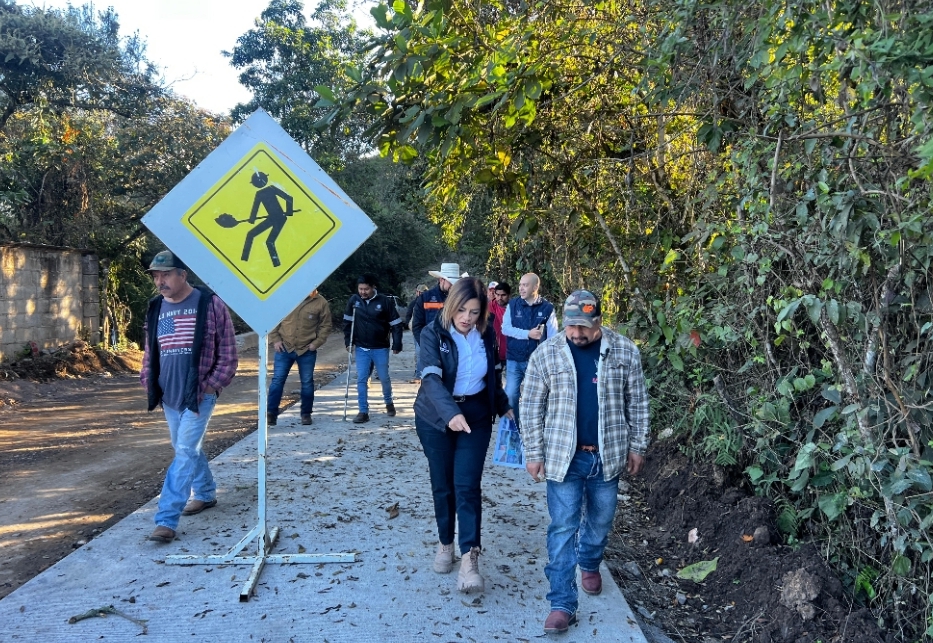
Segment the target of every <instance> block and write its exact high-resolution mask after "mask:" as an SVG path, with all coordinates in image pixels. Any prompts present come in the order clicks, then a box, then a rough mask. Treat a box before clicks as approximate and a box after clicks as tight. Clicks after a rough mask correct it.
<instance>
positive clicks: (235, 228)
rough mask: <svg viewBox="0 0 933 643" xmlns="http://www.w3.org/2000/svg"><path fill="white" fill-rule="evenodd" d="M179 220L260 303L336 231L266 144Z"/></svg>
mask: <svg viewBox="0 0 933 643" xmlns="http://www.w3.org/2000/svg"><path fill="white" fill-rule="evenodd" d="M183 222H184V224H185V226H187V227H188V228H189V229H190V230H191V231H192V232H193V233H194V234H195V235H197V236H198V237H199V238H200V239H201V240H202V241H203V242H204V245H205V246H207V247H208V248H209V249H210V250H211V252H213V253H214V254H215V255H216V256H217V258H218V259H220V260H221V261H222V262H223V263H224V264H226V265H227V266H228V267H229V268H230V270H232V271H233V272H234V273H235V274H236V275H237V276H239V277H240V279H242V281H243V283H244V284H245V285H246V286H247V287H248V288H249V289H250V290H252V291H253V292H254V293H255V294H256V296H257V297H259V298H260V299H263V300H264V299H266V298H267V297H268V296H269V294H270V293H271V292H272V291H274V290H275V288H276V287H277V286H278V285H279V284H281V283H283V282H284V281H285V280H287V279H288V277H289V276H290V275H291V274H292V273H294V272H295V271H296V270H297V269H298V268H300V267H301V265H302V264H303V263H304V262H305V261H307V260H308V259H309V258H310V257H311V256H313V255H314V252H315V251H316V250H317V249H318V248H320V247H321V246H322V245H323V244H324V243H325V242H326V241H327V240H328V239H329V238H330V237H331V236H333V234H334V233H336V232H337V230H338V229H339V228H340V220H339V219H337V217H336V216H334V214H333V213H331V212H330V210H328V209H327V206H326V205H324V204H323V203H322V202H321V201H320V200H319V199H317V198H316V197H315V196H314V195H313V194H311V193H310V192H309V191H308V189H307V188H305V187H304V186H303V185H302V184H301V183H300V182H299V181H298V179H296V178H295V177H294V176H293V175H292V174H291V173H290V172H289V171H288V168H287V167H285V166H284V165H283V164H282V163H281V162H280V161H279V160H278V159H277V158H276V155H275V153H274V152H273V151H272V150H270V149H269V147H268V146H267V145H265V144H264V143H259V144H257V145H256V147H255V148H254V149H252V150H250V152H249V153H248V154H246V155H245V156H244V157H243V159H242V160H241V162H239V163H237V164H236V165H234V166H233V167H232V168H231V169H230V171H229V172H227V174H226V175H225V176H224V177H223V178H222V179H221V180H220V181H218V182H217V184H216V185H214V186H213V187H211V188H210V189H209V190H208V191H207V192H206V193H205V194H204V197H203V198H202V199H201V200H199V201H198V202H197V203H196V204H195V205H194V206H193V207H192V208H191V209H190V210H188V212H186V213H185V216H184V217H183Z"/></svg>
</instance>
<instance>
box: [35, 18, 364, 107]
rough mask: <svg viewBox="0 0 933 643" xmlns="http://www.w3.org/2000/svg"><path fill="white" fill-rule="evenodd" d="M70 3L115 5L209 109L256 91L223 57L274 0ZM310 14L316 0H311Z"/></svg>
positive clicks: (175, 85)
mask: <svg viewBox="0 0 933 643" xmlns="http://www.w3.org/2000/svg"><path fill="white" fill-rule="evenodd" d="M20 3H21V4H23V5H27V4H32V5H35V6H46V7H66V6H67V5H68V4H69V2H68V0H20ZM70 4H72V5H74V6H81V5H83V4H93V5H94V6H95V7H96V8H98V9H105V8H106V7H113V8H114V10H115V11H116V12H117V15H118V16H119V18H120V33H121V34H122V35H124V36H128V35H131V34H132V33H134V32H137V31H138V32H139V34H140V35H141V36H142V37H143V39H145V40H146V42H147V49H146V50H147V54H148V58H149V59H150V60H152V61H153V62H154V63H156V64H157V65H158V66H159V69H160V70H161V71H162V74H163V76H164V77H165V80H166V82H167V84H169V85H170V86H171V87H172V89H173V90H174V91H175V93H177V94H179V95H181V96H185V97H187V98H188V99H190V100H192V101H194V102H195V103H197V104H198V105H199V106H200V107H203V108H204V109H208V110H211V111H213V112H220V113H227V112H229V111H230V109H231V108H232V107H233V106H234V105H236V104H237V103H242V102H246V101H247V100H249V99H250V94H249V92H248V91H246V89H244V88H243V87H242V86H241V85H240V84H239V83H238V82H237V74H238V73H239V72H237V70H235V69H234V68H233V67H231V66H230V61H229V59H228V58H225V57H224V56H223V55H221V53H220V52H221V51H223V50H227V51H229V50H231V49H232V48H233V47H234V45H235V44H236V39H237V38H238V37H240V36H241V35H243V34H244V33H246V32H247V31H248V30H249V29H251V28H252V27H253V22H254V20H255V19H256V18H258V17H259V14H260V13H262V11H263V10H264V9H265V8H266V7H267V6H269V0H103V1H97V0H95V1H94V2H93V3H91V2H81V0H72V1H71V2H70ZM304 4H305V15H308V13H309V10H308V8H309V7H312V6H315V4H316V0H305V2H304ZM355 15H356V20H357V23H359V24H361V25H372V18H371V17H370V16H369V13H368V9H364V10H358V11H357V12H356V14H355Z"/></svg>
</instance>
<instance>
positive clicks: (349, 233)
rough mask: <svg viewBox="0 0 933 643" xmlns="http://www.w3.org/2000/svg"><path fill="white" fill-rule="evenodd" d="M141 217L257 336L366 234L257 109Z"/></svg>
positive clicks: (321, 176)
mask: <svg viewBox="0 0 933 643" xmlns="http://www.w3.org/2000/svg"><path fill="white" fill-rule="evenodd" d="M143 223H145V225H146V226H147V227H148V228H149V229H150V230H152V232H153V233H155V235H156V236H157V237H159V239H161V240H162V242H163V243H165V245H166V246H168V247H169V248H170V249H171V250H172V251H173V252H175V253H176V254H177V255H178V256H179V257H181V259H182V260H184V261H185V263H187V264H188V266H190V267H191V269H192V270H193V271H194V272H195V273H196V274H197V276H198V277H199V278H200V279H201V280H203V281H204V283H206V284H207V285H208V286H210V287H211V288H212V289H213V290H214V291H215V292H216V293H217V294H218V295H220V297H221V298H222V299H223V300H224V301H225V302H226V303H227V305H228V306H230V308H232V309H233V310H235V311H236V312H237V314H238V315H239V316H240V317H241V318H243V320H244V321H246V323H248V324H249V325H250V326H251V327H252V328H253V330H255V331H256V332H257V333H260V334H263V333H267V332H268V331H269V330H271V329H272V328H274V327H275V325H276V324H277V323H278V322H279V321H280V320H281V319H282V318H283V317H285V315H287V314H288V313H289V312H290V311H291V310H292V309H293V308H294V307H295V306H296V305H298V303H300V302H301V300H302V299H304V298H305V297H306V296H307V295H308V293H309V292H311V291H312V290H314V288H316V287H317V286H318V285H320V283H321V282H322V281H324V279H325V278H327V276H328V275H330V273H331V272H333V271H334V270H335V269H336V268H337V267H338V266H339V265H340V264H341V263H343V261H344V260H346V258H347V257H349V256H350V254H352V253H353V252H354V251H355V250H356V249H357V248H358V247H359V246H360V245H361V244H362V243H363V242H364V241H366V239H367V238H368V237H369V236H370V235H371V234H372V233H373V231H374V230H375V226H374V225H373V223H372V221H371V220H370V219H369V217H367V216H366V214H365V213H364V212H363V211H362V210H361V209H360V208H359V206H357V205H356V204H355V203H353V201H352V200H351V199H350V198H349V197H348V196H347V195H346V194H345V193H344V192H343V190H341V189H340V187H339V186H338V185H337V184H336V182H334V180H333V179H331V178H330V177H329V176H328V175H327V174H326V173H325V172H324V171H323V170H321V168H320V167H319V166H318V165H317V163H315V162H314V161H313V160H312V159H311V157H309V156H308V155H307V153H306V152H305V151H304V150H303V149H302V148H301V147H300V146H299V145H298V144H297V143H295V141H293V140H292V139H291V137H289V136H288V134H287V133H286V132H285V131H284V130H283V129H282V128H281V127H280V126H279V125H278V123H276V122H275V121H274V120H273V119H272V117H270V116H269V115H268V114H267V113H266V112H264V111H262V110H259V111H257V112H256V113H254V114H253V115H252V116H250V117H249V118H248V119H247V120H246V121H245V122H244V123H243V124H242V125H240V127H239V128H237V130H236V131H235V132H233V133H232V134H231V135H230V136H229V137H228V138H227V139H226V140H225V141H224V142H223V143H221V144H220V145H219V146H218V147H217V149H215V150H214V151H213V152H211V154H209V155H208V157H207V158H206V159H204V161H202V162H201V163H200V164H199V165H198V166H197V167H196V168H195V169H194V170H193V171H192V172H191V173H190V174H189V175H188V176H187V177H185V178H184V179H183V180H182V181H181V183H179V184H178V185H176V186H175V188H174V189H172V191H171V192H169V194H167V195H166V196H165V198H163V199H162V201H160V202H159V203H158V205H156V207H154V208H153V209H152V210H151V211H150V212H149V213H148V214H146V216H145V217H143Z"/></svg>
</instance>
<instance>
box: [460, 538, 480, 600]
mask: <svg viewBox="0 0 933 643" xmlns="http://www.w3.org/2000/svg"><path fill="white" fill-rule="evenodd" d="M479 554H480V551H479V547H474V548H473V549H471V550H470V553H468V554H466V555H465V556H464V557H463V558H462V559H461V560H460V573H459V574H457V589H458V590H460V591H461V592H463V593H464V594H472V593H473V592H477V593H482V592H483V590H484V589H485V583H484V581H483V577H482V576H480V574H479Z"/></svg>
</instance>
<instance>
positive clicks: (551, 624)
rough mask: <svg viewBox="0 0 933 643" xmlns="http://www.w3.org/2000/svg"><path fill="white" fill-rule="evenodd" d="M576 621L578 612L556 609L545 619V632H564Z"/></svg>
mask: <svg viewBox="0 0 933 643" xmlns="http://www.w3.org/2000/svg"><path fill="white" fill-rule="evenodd" d="M576 622H577V615H576V614H568V613H567V612H564V611H561V610H554V611H552V612H551V613H550V614H548V617H547V619H545V621H544V633H545V634H563V633H564V632H566V631H567V630H568V629H569V628H570V626H571V625H573V624H574V623H576Z"/></svg>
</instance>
